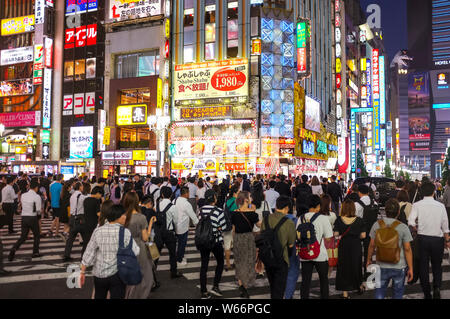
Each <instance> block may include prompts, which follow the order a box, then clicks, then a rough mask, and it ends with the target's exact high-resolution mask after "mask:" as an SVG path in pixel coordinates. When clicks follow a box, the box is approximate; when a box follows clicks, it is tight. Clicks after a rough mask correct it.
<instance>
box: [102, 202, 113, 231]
mask: <svg viewBox="0 0 450 319" xmlns="http://www.w3.org/2000/svg"><path fill="white" fill-rule="evenodd" d="M113 205H114V202H113V201H112V200H105V201H104V202H103V203H102V205H101V206H100V217H99V218H98V224H99V225H100V226H103V225H104V224H105V220H106V214H107V213H108V212H109V211H110V209H111V207H113Z"/></svg>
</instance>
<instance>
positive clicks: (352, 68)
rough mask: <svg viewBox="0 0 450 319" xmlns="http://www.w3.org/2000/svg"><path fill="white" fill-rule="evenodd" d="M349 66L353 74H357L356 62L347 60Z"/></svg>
mask: <svg viewBox="0 0 450 319" xmlns="http://www.w3.org/2000/svg"><path fill="white" fill-rule="evenodd" d="M347 66H348V68H349V69H350V70H352V72H355V70H356V65H355V60H347Z"/></svg>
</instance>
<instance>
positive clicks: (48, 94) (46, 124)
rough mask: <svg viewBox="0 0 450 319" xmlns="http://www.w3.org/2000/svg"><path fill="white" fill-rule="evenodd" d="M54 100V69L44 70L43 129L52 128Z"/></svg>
mask: <svg viewBox="0 0 450 319" xmlns="http://www.w3.org/2000/svg"><path fill="white" fill-rule="evenodd" d="M51 99H52V69H45V70H44V94H43V97H42V127H43V128H50V119H51Z"/></svg>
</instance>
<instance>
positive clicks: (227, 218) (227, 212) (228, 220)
mask: <svg viewBox="0 0 450 319" xmlns="http://www.w3.org/2000/svg"><path fill="white" fill-rule="evenodd" d="M231 213H232V212H231V211H230V207H228V204H227V201H225V209H224V210H223V215H224V216H225V225H226V226H225V230H224V231H231V230H232V228H233V224H232V223H231Z"/></svg>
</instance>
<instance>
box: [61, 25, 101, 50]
mask: <svg viewBox="0 0 450 319" xmlns="http://www.w3.org/2000/svg"><path fill="white" fill-rule="evenodd" d="M64 43H65V44H64V49H72V48H74V47H75V46H76V47H84V46H85V45H95V44H97V25H96V24H90V25H88V26H82V27H78V28H76V29H74V28H72V29H66V36H65V41H64Z"/></svg>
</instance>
